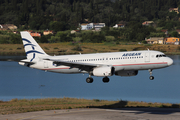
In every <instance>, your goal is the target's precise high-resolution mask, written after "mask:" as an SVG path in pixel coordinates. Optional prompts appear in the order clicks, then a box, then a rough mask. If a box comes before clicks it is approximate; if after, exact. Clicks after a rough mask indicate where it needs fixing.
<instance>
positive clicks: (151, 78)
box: [149, 69, 154, 80]
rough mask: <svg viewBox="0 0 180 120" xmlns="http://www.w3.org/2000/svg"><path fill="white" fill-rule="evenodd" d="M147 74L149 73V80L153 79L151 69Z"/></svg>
mask: <svg viewBox="0 0 180 120" xmlns="http://www.w3.org/2000/svg"><path fill="white" fill-rule="evenodd" d="M149 74H150V77H149V79H150V80H154V76H152V69H149Z"/></svg>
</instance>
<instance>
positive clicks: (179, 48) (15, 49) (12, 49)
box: [0, 42, 180, 55]
mask: <svg viewBox="0 0 180 120" xmlns="http://www.w3.org/2000/svg"><path fill="white" fill-rule="evenodd" d="M40 46H41V47H42V49H43V50H44V51H45V52H47V54H49V55H68V54H79V49H77V46H80V48H81V53H82V54H85V53H102V52H119V51H124V50H127V51H134V50H147V49H149V50H157V51H162V52H164V53H165V54H180V45H139V44H129V45H125V44H122V43H120V44H114V43H78V45H72V44H71V43H70V42H63V43H49V44H48V43H43V44H40ZM0 55H25V52H24V49H23V45H22V44H0Z"/></svg>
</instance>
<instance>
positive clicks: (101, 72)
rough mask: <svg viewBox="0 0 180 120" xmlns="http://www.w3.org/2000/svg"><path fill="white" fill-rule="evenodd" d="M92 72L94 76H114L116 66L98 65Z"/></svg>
mask: <svg viewBox="0 0 180 120" xmlns="http://www.w3.org/2000/svg"><path fill="white" fill-rule="evenodd" d="M92 73H93V75H94V76H99V77H105V76H112V75H113V74H114V67H112V66H101V67H96V68H94V70H93V71H92Z"/></svg>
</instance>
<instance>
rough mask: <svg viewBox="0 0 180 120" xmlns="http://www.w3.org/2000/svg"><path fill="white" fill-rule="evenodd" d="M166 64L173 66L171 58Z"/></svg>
mask: <svg viewBox="0 0 180 120" xmlns="http://www.w3.org/2000/svg"><path fill="white" fill-rule="evenodd" d="M167 64H168V66H170V65H172V64H173V60H172V59H171V58H169V59H168V60H167Z"/></svg>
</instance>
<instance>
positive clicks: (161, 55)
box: [156, 54, 166, 58]
mask: <svg viewBox="0 0 180 120" xmlns="http://www.w3.org/2000/svg"><path fill="white" fill-rule="evenodd" d="M156 57H157V58H159V57H166V55H165V54H159V55H156Z"/></svg>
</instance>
